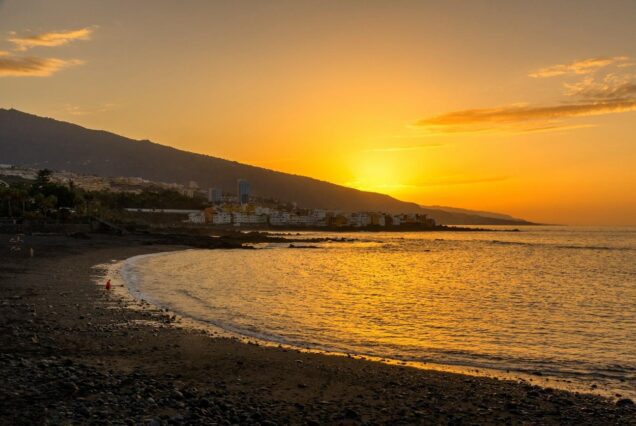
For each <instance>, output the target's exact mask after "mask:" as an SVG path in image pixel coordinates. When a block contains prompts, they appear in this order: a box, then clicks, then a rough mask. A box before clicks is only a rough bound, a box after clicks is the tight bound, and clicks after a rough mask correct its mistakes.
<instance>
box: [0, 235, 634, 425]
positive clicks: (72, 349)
mask: <svg viewBox="0 0 636 426" xmlns="http://www.w3.org/2000/svg"><path fill="white" fill-rule="evenodd" d="M5 237H7V238H4V240H7V239H8V237H9V236H8V235H5ZM206 244H207V243H203V244H200V243H198V242H197V240H196V238H192V239H189V240H188V241H184V240H182V239H179V238H168V237H165V236H162V237H153V236H150V235H147V236H130V235H128V236H120V237H117V236H107V235H99V234H90V235H76V236H75V238H73V237H67V236H60V235H58V236H27V237H26V242H25V247H28V248H31V247H32V248H33V250H34V256H33V257H29V256H28V255H27V252H26V251H24V250H23V251H22V252H19V253H9V251H8V250H7V249H6V247H4V246H3V247H2V253H3V255H2V257H0V306H1V310H0V360H1V362H0V423H3V424H65V423H94V424H181V423H190V424H210V423H217V424H287V423H293V424H323V423H337V424H362V423H371V424H413V423H423V424H448V423H453V424H497V423H509V424H521V423H525V424H636V408H635V406H634V404H633V402H631V400H627V399H624V398H619V397H617V398H616V399H613V400H610V399H604V398H600V397H597V396H591V395H586V394H575V393H569V392H565V391H560V390H555V389H550V388H542V387H538V386H535V385H532V384H529V383H521V382H515V381H505V380H498V379H494V378H486V377H474V376H468V375H462V374H453V373H446V372H439V371H426V370H420V369H414V368H410V367H403V366H396V365H387V364H382V363H379V362H373V361H366V360H360V359H350V358H347V357H342V356H329V355H323V354H313V353H304V352H300V351H296V350H293V349H286V348H275V347H264V346H262V345H257V344H248V343H244V342H242V341H239V340H238V339H234V338H228V337H219V336H215V335H213V334H212V333H211V332H209V331H206V330H198V329H193V328H187V327H181V326H176V325H175V324H174V322H175V318H174V317H173V315H172V313H170V312H164V311H161V310H158V309H156V308H154V307H153V306H151V305H147V304H146V305H144V304H141V303H139V304H137V305H136V306H130V303H129V302H127V301H125V300H124V299H122V298H120V297H119V296H117V295H116V294H115V292H113V291H110V292H109V291H106V290H105V288H104V287H103V286H99V285H96V284H95V283H94V281H93V279H92V278H93V276H94V275H95V273H96V271H95V270H94V269H93V266H94V265H99V264H108V263H112V262H113V261H121V260H124V259H127V258H129V257H132V256H137V255H141V254H150V253H158V252H164V251H174V250H180V249H185V248H189V247H192V246H196V247H201V246H206ZM225 246H227V247H236V246H240V244H239V243H237V242H236V241H234V242H233V243H228V244H226V245H225Z"/></svg>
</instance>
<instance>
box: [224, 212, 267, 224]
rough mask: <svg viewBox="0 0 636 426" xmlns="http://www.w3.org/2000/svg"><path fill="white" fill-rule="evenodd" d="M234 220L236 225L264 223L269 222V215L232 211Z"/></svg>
mask: <svg viewBox="0 0 636 426" xmlns="http://www.w3.org/2000/svg"><path fill="white" fill-rule="evenodd" d="M232 222H233V223H234V225H235V226H241V225H243V224H245V225H264V224H266V223H267V216H266V215H264V214H263V215H260V214H250V213H240V212H238V213H232Z"/></svg>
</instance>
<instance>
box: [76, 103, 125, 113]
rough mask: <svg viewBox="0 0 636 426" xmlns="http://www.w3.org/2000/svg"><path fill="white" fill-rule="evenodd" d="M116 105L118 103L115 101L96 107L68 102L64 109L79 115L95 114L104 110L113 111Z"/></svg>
mask: <svg viewBox="0 0 636 426" xmlns="http://www.w3.org/2000/svg"><path fill="white" fill-rule="evenodd" d="M116 106H117V105H116V104H114V103H107V104H102V105H98V106H96V107H84V106H79V105H71V104H66V105H64V111H66V113H67V114H70V115H77V116H82V115H93V114H99V113H102V112H108V111H112V110H113V109H114V108H115V107H116Z"/></svg>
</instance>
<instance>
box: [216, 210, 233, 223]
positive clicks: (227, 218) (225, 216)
mask: <svg viewBox="0 0 636 426" xmlns="http://www.w3.org/2000/svg"><path fill="white" fill-rule="evenodd" d="M231 223H232V213H228V212H215V213H214V214H213V215H212V224H213V225H229V224H231Z"/></svg>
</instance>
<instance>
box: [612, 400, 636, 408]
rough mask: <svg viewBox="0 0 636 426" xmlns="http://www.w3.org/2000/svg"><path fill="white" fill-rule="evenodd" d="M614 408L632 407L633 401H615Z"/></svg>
mask: <svg viewBox="0 0 636 426" xmlns="http://www.w3.org/2000/svg"><path fill="white" fill-rule="evenodd" d="M616 406H617V407H632V406H634V401H632V400H631V399H629V398H621V399H619V400H618V401H616Z"/></svg>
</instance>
